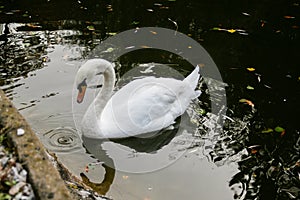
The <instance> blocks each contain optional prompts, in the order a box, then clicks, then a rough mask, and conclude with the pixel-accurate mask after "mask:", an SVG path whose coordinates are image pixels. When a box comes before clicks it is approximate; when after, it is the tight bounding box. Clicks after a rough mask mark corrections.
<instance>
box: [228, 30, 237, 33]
mask: <svg viewBox="0 0 300 200" xmlns="http://www.w3.org/2000/svg"><path fill="white" fill-rule="evenodd" d="M227 32H229V33H235V32H236V30H235V29H229V30H227Z"/></svg>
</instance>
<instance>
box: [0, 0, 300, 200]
mask: <svg viewBox="0 0 300 200" xmlns="http://www.w3.org/2000/svg"><path fill="white" fill-rule="evenodd" d="M0 23H1V29H0V30H1V36H0V46H1V49H0V65H1V66H0V77H1V79H0V85H1V88H2V89H4V90H5V92H6V94H7V95H8V96H9V97H10V98H11V99H12V100H13V101H14V103H15V104H16V106H17V107H18V108H19V109H20V110H21V111H22V113H23V114H24V115H25V117H26V118H27V119H28V121H29V122H30V123H31V124H32V126H33V128H34V129H35V130H36V131H37V132H39V133H41V135H45V136H47V134H49V133H50V134H51V133H52V132H53V130H57V129H56V128H57V127H66V126H69V127H73V126H74V125H73V124H72V123H73V119H71V118H72V113H71V111H70V109H71V106H70V105H69V104H68V102H69V101H71V99H72V96H71V93H70V87H69V86H70V85H71V86H72V81H73V78H74V76H75V73H76V70H77V67H78V66H79V64H80V63H81V62H82V60H83V58H85V57H86V55H88V53H89V52H90V51H91V50H92V49H93V48H94V47H95V46H97V45H99V44H100V42H101V41H102V40H104V39H106V38H107V37H109V36H111V35H114V34H115V33H119V32H122V31H126V30H128V29H132V28H136V27H147V26H151V27H153V26H158V27H164V28H169V29H173V30H178V31H180V32H182V33H184V34H186V35H188V36H190V37H192V38H193V39H194V40H196V41H198V42H199V43H200V44H201V45H202V46H203V47H204V48H205V49H206V50H207V51H208V53H209V54H210V56H211V57H212V58H213V60H214V61H215V63H216V64H217V66H218V69H219V71H220V72H221V75H222V78H223V81H224V82H225V83H226V84H227V87H226V94H227V104H228V110H227V120H226V123H225V125H224V132H222V133H218V134H214V135H213V136H211V135H210V134H209V131H208V130H206V128H207V127H203V126H201V125H200V126H199V130H200V131H199V132H200V133H201V134H200V135H201V137H200V138H197V139H198V140H196V141H197V142H198V143H197V142H196V144H195V145H194V146H195V148H196V147H197V148H196V150H195V149H193V148H192V149H191V152H193V153H194V152H196V153H197V151H202V149H205V152H206V153H204V154H203V155H205V156H204V157H208V160H209V162H208V164H207V165H208V167H203V168H201V167H199V168H198V169H197V167H195V166H194V165H192V164H190V165H189V164H187V166H188V167H190V168H191V170H190V171H191V173H190V174H193V173H196V172H197V170H199V171H201V173H200V174H197V173H196V174H197V178H199V179H208V177H207V176H205V170H207V169H208V168H213V167H212V166H214V167H215V166H219V167H220V168H218V169H220V170H219V171H222V166H226V167H228V166H229V167H228V168H229V169H234V170H233V171H234V173H233V174H230V172H224V173H225V174H226V176H229V177H228V178H227V180H226V181H225V183H226V182H227V185H226V184H224V185H222V186H221V185H220V186H215V190H216V188H217V189H220V188H223V189H224V188H225V187H228V188H230V187H231V188H232V186H234V185H239V186H240V187H241V189H240V190H241V191H242V192H236V193H237V194H234V193H235V192H232V193H230V196H231V197H232V198H231V199H238V198H240V199H255V198H257V197H258V199H295V198H297V197H299V195H300V194H299V173H300V171H299V168H300V164H299V159H300V157H299V148H300V139H299V118H298V115H297V114H298V113H299V111H300V110H299V103H298V101H299V96H300V90H299V84H300V73H299V66H300V60H299V53H300V1H297V0H293V1H289V0H278V1H270V0H264V1H250V0H242V1H241V0H239V1H238V0H227V1H216V0H213V1H202V0H199V1H184V0H177V1H173V0H171V1H45V2H41V1H37V0H31V1H5V2H1V3H0ZM136 55H138V58H139V59H138V62H141V63H142V62H157V60H159V59H160V57H159V56H153V57H150V58H149V56H148V55H149V53H148V52H145V53H143V52H140V53H139V54H135V55H130V54H129V55H127V56H125V57H123V58H121V59H120V62H121V64H123V65H122V67H121V68H120V69H118V73H119V74H120V75H122V74H123V73H125V72H126V71H127V70H128V69H130V68H131V64H132V63H135V62H137V59H136V58H135V57H134V56H136ZM161 55H163V57H168V53H164V52H161ZM164 62H165V63H166V64H174V63H175V64H176V63H177V64H178V63H180V64H183V66H184V67H183V68H179V67H177V68H176V67H175V68H176V69H177V70H178V71H180V72H182V74H183V75H186V74H187V73H188V71H190V68H189V66H187V65H184V63H181V62H182V61H180V60H178V59H173V60H168V61H167V60H164ZM252 68H253V69H252ZM202 89H203V95H202V96H201V97H200V99H199V100H200V101H201V103H200V105H201V107H202V108H203V109H204V110H205V111H206V113H207V114H209V111H210V104H209V101H207V95H208V94H206V92H205V86H203V88H202ZM241 99H246V100H248V101H245V100H244V102H240V100H241ZM67 104H68V105H69V106H65V105H67ZM249 104H250V105H249ZM251 105H254V106H251ZM205 119H206V115H205V114H204V116H203V118H201V119H197V120H199V121H201V120H203V121H205ZM203 121H201V122H203ZM62 122H63V123H62ZM276 127H277V128H276ZM70 130H72V129H67V132H68V131H69V132H71V131H70ZM51 131H52V132H51ZM65 131H66V130H65ZM52 136H53V135H52ZM52 136H51V137H52ZM206 137H209V139H208V140H207V139H206ZM68 138H70V137H64V138H63V143H68ZM42 140H43V141H44V142H45V143H46V146H47V140H45V139H43V138H42ZM60 140H62V139H60ZM71 140H72V141H73V140H74V141H78V140H77V139H71ZM79 140H80V139H79ZM208 141H210V142H211V143H212V144H207V142H208ZM203 142H204V143H205V144H203ZM56 145H57V144H56ZM59 145H60V144H58V146H59ZM62 148H64V147H62ZM72 148H75V149H76V148H78V149H80V148H82V147H80V145H79V146H76V145H75V146H74V147H73V146H72ZM199 149H200V150H199ZM50 150H51V148H50ZM82 151H83V150H82ZM82 154H85V153H82ZM72 156H73V155H69V156H67V155H65V154H64V155H62V158H61V159H62V160H66V161H65V163H66V165H68V163H71V164H70V166H71V165H73V166H74V163H72V161H71V160H72V158H73V157H72ZM235 156H236V157H235ZM74 157H75V156H74ZM190 157H192V158H189V160H188V161H184V160H183V161H182V160H181V161H180V162H178V163H177V165H176V166H173V168H172V170H174V171H176V172H181V173H183V172H185V171H186V170H187V169H185V170H182V171H180V170H178V169H179V168H180V169H183V168H184V167H183V166H185V165H184V163H185V162H187V163H192V162H193V161H195V162H196V160H197V159H198V157H197V156H195V155H194V154H193V155H191V156H190ZM232 158H235V159H232ZM89 159H90V158H89ZM89 159H87V160H83V161H82V163H86V162H92V161H91V160H89ZM230 159H232V160H233V161H232V162H233V163H234V164H232V162H231V164H230V165H229V164H228V163H227V164H228V165H227V164H226V162H227V161H228V160H230ZM210 164H212V165H210ZM82 165H83V166H84V164H81V165H80V164H78V165H75V167H73V168H72V169H71V170H73V171H74V172H75V173H79V171H80V170H81V168H82ZM200 165H201V164H200ZM202 165H204V164H203V163H202ZM233 165H235V166H233ZM191 166H193V167H191ZM196 166H197V165H196ZM236 168H238V169H236ZM172 170H169V171H168V170H165V171H162V172H161V173H158V174H156V175H153V177H154V178H153V177H152V178H149V177H147V176H143V177H135V176H134V175H128V174H122V173H116V174H117V175H116V178H115V180H114V183H113V184H112V189H111V192H110V193H108V194H109V195H111V196H112V197H115V198H116V199H130V198H131V199H141V198H142V197H144V196H147V195H148V196H149V197H150V198H151V197H152V198H154V199H161V197H163V198H164V199H180V197H182V198H184V197H186V196H187V195H190V196H188V197H189V199H199V196H200V199H201V194H203V195H202V197H203V198H204V199H205V198H206V199H207V198H210V199H214V198H215V199H220V196H213V197H212V196H210V197H209V195H208V196H207V195H206V194H204V193H205V192H204V191H205V189H203V188H202V189H203V190H201V192H199V191H197V184H204V183H205V182H201V181H194V180H190V181H189V178H186V179H183V180H184V181H183V182H184V183H186V184H187V185H189V184H191V185H192V186H190V188H189V189H184V190H181V189H178V188H177V190H176V189H175V190H167V191H172V195H171V194H169V196H168V194H166V193H165V192H163V191H160V190H157V188H155V186H157V187H163V186H164V185H165V184H168V183H166V182H165V179H164V180H160V181H159V184H158V183H157V182H155V181H154V180H152V179H155V178H156V179H159V177H169V176H174V174H172V173H170V171H172ZM99 171H100V172H99ZM195 171H196V172H195ZM199 171H198V172H199ZM224 171H226V170H225V169H224ZM229 171H230V170H229ZM192 172H193V173H192ZM90 173H92V172H90ZM94 173H103V172H101V170H98V171H97V172H94ZM209 173H212V174H215V175H217V174H218V175H219V172H218V170H217V171H211V172H209ZM209 173H208V174H209ZM131 176H132V177H135V179H134V178H133V179H132V180H130V181H132V182H134V180H135V182H136V183H130V184H129V183H126V184H127V185H126V184H125V183H124V182H126V180H127V178H128V177H129V179H130V177H131ZM220 176H221V175H220ZM226 176H225V177H226ZM187 177H192V175H191V176H187ZM203 177H205V178H203ZM180 178H182V177H180ZM180 178H179V179H174V181H175V182H176V181H178V180H180ZM172 180H173V179H172ZM215 180H217V179H215ZM184 183H182V184H177V185H176V184H175V185H176V186H177V187H181V186H184ZM137 184H140V186H139V187H138V188H137V189H132V187H137V186H136V185H137ZM151 184H156V185H154V186H153V185H151ZM214 184H215V183H214ZM212 185H213V184H211V185H209V184H208V187H210V186H211V187H213V186H212ZM199 187H200V186H199ZM115 188H124V189H115ZM145 188H146V189H145ZM152 188H153V189H152ZM200 188H201V187H200ZM198 189H199V188H198ZM240 190H238V191H240ZM124 191H127V193H126V192H124ZM213 191H214V188H210V190H209V193H213ZM222 192H223V193H222ZM222 192H220V194H225V193H226V192H224V191H222ZM125 193H126V194H125ZM144 194H145V195H144ZM181 195H182V196H181ZM294 197H295V198H294ZM145 198H146V197H145Z"/></svg>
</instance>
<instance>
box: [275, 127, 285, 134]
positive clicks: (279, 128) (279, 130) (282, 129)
mask: <svg viewBox="0 0 300 200" xmlns="http://www.w3.org/2000/svg"><path fill="white" fill-rule="evenodd" d="M274 130H275V131H276V132H278V133H282V132H283V131H285V130H284V128H282V127H280V126H276V127H275V129H274Z"/></svg>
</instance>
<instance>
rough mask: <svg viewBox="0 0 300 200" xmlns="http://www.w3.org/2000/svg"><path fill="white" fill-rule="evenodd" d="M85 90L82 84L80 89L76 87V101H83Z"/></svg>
mask: <svg viewBox="0 0 300 200" xmlns="http://www.w3.org/2000/svg"><path fill="white" fill-rule="evenodd" d="M85 90H86V85H82V86H80V89H78V95H77V103H81V102H82V101H83V98H84V94H85Z"/></svg>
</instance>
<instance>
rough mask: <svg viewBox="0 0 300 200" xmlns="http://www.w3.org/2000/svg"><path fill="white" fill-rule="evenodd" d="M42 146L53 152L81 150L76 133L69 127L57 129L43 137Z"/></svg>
mask: <svg viewBox="0 0 300 200" xmlns="http://www.w3.org/2000/svg"><path fill="white" fill-rule="evenodd" d="M43 137H44V138H43V140H44V145H45V146H46V148H47V149H48V150H49V151H53V152H65V153H69V152H74V151H77V150H79V149H81V148H82V141H81V138H80V136H79V135H78V134H77V131H76V130H75V129H73V128H70V127H59V128H56V129H54V130H51V131H48V132H46V133H45V134H44V135H43Z"/></svg>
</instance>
